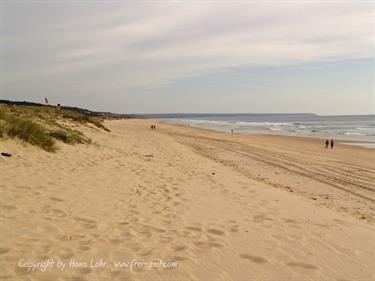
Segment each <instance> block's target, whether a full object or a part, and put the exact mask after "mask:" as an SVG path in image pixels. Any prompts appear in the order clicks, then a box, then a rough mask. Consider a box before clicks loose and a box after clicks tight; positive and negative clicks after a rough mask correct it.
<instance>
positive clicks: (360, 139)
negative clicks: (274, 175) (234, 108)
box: [153, 119, 375, 149]
mask: <svg viewBox="0 0 375 281" xmlns="http://www.w3.org/2000/svg"><path fill="white" fill-rule="evenodd" d="M153 120H159V121H161V122H166V123H169V124H176V125H177V124H178V125H184V126H187V127H191V128H198V129H206V130H212V131H216V132H222V133H230V130H231V128H230V127H228V128H226V129H224V128H217V129H215V128H213V127H210V126H206V127H204V126H199V125H190V124H189V123H184V122H176V121H174V120H167V119H153ZM250 123H251V122H250ZM234 134H237V135H245V136H256V135H260V136H266V135H271V136H274V135H275V136H289V137H302V138H316V139H324V140H325V139H332V138H333V139H334V140H337V141H339V142H341V143H343V142H347V143H354V142H355V143H358V144H362V143H363V144H364V145H363V146H362V147H365V148H370V149H373V148H375V139H374V140H369V138H371V136H365V135H337V136H334V135H329V134H321V135H319V134H316V135H314V134H312V133H306V134H303V133H301V134H298V133H292V132H287V131H284V132H283V131H278V132H276V131H274V130H271V129H269V131H268V132H267V131H266V130H265V131H259V130H258V131H257V130H256V129H255V130H253V132H251V130H250V129H249V130H248V131H246V130H241V129H240V130H239V129H237V130H236V129H235V130H234ZM372 138H374V137H372ZM366 144H369V145H370V146H366ZM359 146H360V145H359ZM372 146H374V147H372Z"/></svg>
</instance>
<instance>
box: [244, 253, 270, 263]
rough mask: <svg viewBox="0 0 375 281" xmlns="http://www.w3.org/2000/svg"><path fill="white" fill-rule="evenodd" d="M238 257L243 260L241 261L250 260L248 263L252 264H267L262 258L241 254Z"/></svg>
mask: <svg viewBox="0 0 375 281" xmlns="http://www.w3.org/2000/svg"><path fill="white" fill-rule="evenodd" d="M240 257H241V258H243V259H246V260H250V261H252V262H254V263H267V262H268V261H267V260H266V259H265V258H263V257H259V256H252V255H248V254H241V255H240Z"/></svg>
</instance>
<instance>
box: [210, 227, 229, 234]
mask: <svg viewBox="0 0 375 281" xmlns="http://www.w3.org/2000/svg"><path fill="white" fill-rule="evenodd" d="M207 232H209V233H211V234H215V235H223V234H224V233H225V232H224V231H221V230H219V229H215V228H210V229H208V230H207Z"/></svg>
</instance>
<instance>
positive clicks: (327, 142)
mask: <svg viewBox="0 0 375 281" xmlns="http://www.w3.org/2000/svg"><path fill="white" fill-rule="evenodd" d="M328 145H329V140H328V139H326V148H328Z"/></svg>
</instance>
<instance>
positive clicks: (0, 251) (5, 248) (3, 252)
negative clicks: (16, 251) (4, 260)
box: [0, 247, 10, 255]
mask: <svg viewBox="0 0 375 281" xmlns="http://www.w3.org/2000/svg"><path fill="white" fill-rule="evenodd" d="M9 251H10V249H9V248H8V247H2V248H0V255H2V254H5V253H8V252H9Z"/></svg>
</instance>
